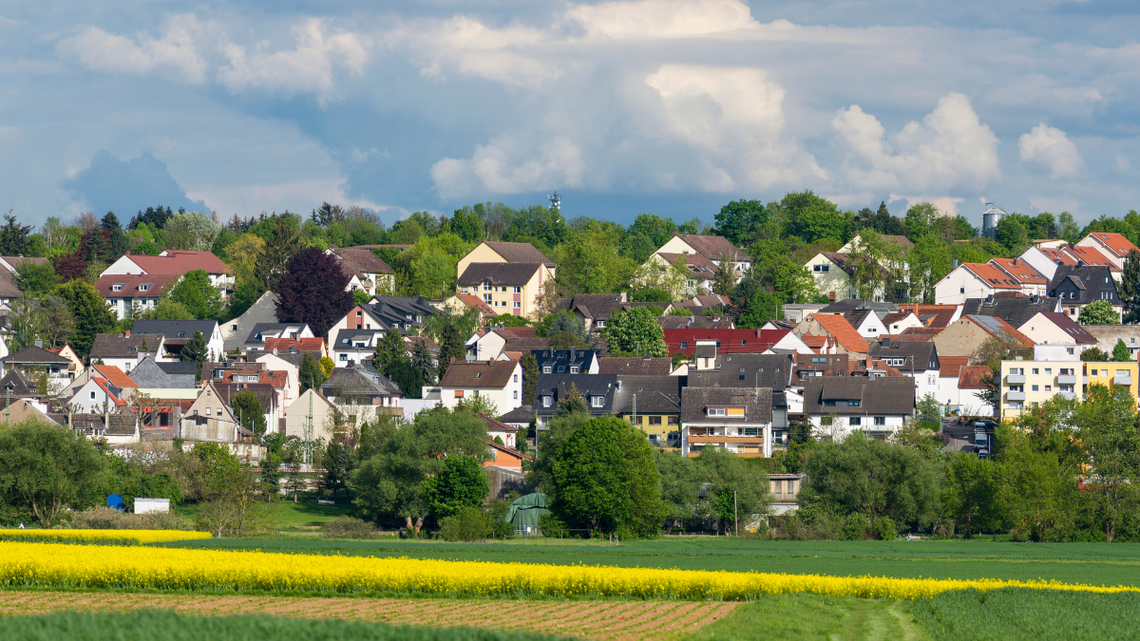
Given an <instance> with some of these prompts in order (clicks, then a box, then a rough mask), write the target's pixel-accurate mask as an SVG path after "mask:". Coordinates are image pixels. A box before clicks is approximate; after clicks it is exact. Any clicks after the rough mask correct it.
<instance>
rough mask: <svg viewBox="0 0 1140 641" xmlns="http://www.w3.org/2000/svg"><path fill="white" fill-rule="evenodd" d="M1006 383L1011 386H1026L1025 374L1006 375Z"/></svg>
mask: <svg viewBox="0 0 1140 641" xmlns="http://www.w3.org/2000/svg"><path fill="white" fill-rule="evenodd" d="M1005 382H1007V383H1009V384H1010V385H1024V384H1025V374H1006V376H1005Z"/></svg>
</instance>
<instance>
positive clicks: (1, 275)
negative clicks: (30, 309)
mask: <svg viewBox="0 0 1140 641" xmlns="http://www.w3.org/2000/svg"><path fill="white" fill-rule="evenodd" d="M23 295H24V292H22V291H20V286H19V285H17V284H16V274H15V273H13V272H11V271H8V270H7V269H0V305H5V306H8V307H11V305H12V302H13V301H15V300H16V299H18V298H20V297H21V296H23Z"/></svg>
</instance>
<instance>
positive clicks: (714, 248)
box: [673, 232, 749, 262]
mask: <svg viewBox="0 0 1140 641" xmlns="http://www.w3.org/2000/svg"><path fill="white" fill-rule="evenodd" d="M673 236H674V237H677V238H680V239H681V240H683V241H685V242H686V243H688V245H689V247H692V248H693V249H694V250H695V251H696V252H697V253H698V254H700V255H702V256H704V257H705V258H708V259H709V260H720V258H721V256H726V257H728V259H729V260H732V261H738V262H739V261H748V260H749V258H748V254H746V253H744V252H743V251H741V250H740V248H738V247H737V246H736V245H733V244H732V243H730V242H728V239H727V238H725V237H724V236H699V235H697V234H678V233H676V232H674V233H673Z"/></svg>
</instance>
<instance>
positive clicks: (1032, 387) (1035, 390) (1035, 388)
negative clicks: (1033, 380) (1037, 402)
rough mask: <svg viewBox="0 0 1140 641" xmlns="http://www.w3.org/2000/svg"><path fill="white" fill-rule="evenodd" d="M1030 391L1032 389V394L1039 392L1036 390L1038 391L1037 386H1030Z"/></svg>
mask: <svg viewBox="0 0 1140 641" xmlns="http://www.w3.org/2000/svg"><path fill="white" fill-rule="evenodd" d="M1030 389H1032V390H1033V391H1034V392H1038V391H1040V390H1038V389H1037V386H1036V385H1031V386H1030Z"/></svg>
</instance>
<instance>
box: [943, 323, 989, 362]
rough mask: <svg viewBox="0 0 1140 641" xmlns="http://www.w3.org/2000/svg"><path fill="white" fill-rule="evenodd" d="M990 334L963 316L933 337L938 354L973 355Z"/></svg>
mask: <svg viewBox="0 0 1140 641" xmlns="http://www.w3.org/2000/svg"><path fill="white" fill-rule="evenodd" d="M989 337H990V335H989V334H988V333H986V331H985V330H984V329H982V328H981V327H978V326H977V325H976V324H975V323H972V322H970V321H969V320H967V319H965V318H960V319H958V320H957V321H955V322H953V323H951V324H950V326H949V327H947V328H946V329H944V330H942V333H940V334H939V335H938V336H935V337H934V346H935V347H936V348H937V349H938V355H939V356H973V355H974V352H975V351H976V350H977V349H978V348H979V347H981V345H982V343H984V342H986V339H988V338H989Z"/></svg>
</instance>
